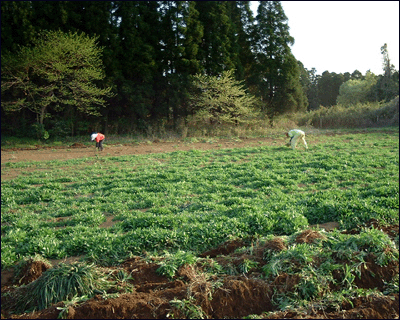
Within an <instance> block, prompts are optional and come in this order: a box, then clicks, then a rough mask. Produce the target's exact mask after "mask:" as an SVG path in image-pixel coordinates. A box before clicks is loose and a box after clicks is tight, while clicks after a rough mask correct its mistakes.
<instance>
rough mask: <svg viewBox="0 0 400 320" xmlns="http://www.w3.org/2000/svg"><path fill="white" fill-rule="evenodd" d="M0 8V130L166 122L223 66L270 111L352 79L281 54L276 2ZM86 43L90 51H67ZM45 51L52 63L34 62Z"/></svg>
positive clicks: (382, 84)
mask: <svg viewBox="0 0 400 320" xmlns="http://www.w3.org/2000/svg"><path fill="white" fill-rule="evenodd" d="M1 15H2V19H1V29H2V32H1V44H2V46H1V55H2V67H3V69H2V73H4V75H3V76H2V80H3V81H4V85H3V84H2V92H3V93H4V95H3V97H2V109H1V112H2V117H1V119H2V132H4V131H7V132H8V133H10V134H13V133H15V130H16V129H14V128H22V129H24V130H26V131H29V127H30V124H32V123H33V122H36V121H37V119H36V118H37V115H38V120H39V122H43V120H44V119H45V117H46V116H49V117H50V116H51V118H49V121H44V122H45V123H46V125H47V126H52V125H53V124H54V123H56V122H57V123H63V125H64V126H68V130H67V131H69V132H72V133H73V132H74V131H77V130H78V129H79V128H84V130H83V131H84V132H88V131H91V130H104V131H107V130H111V131H113V132H115V133H121V132H132V131H138V130H146V128H147V127H148V126H152V125H154V124H157V123H168V125H171V126H172V127H173V126H175V125H176V124H177V123H178V122H180V120H182V119H185V117H187V116H188V115H191V114H192V111H193V110H192V109H191V108H192V104H191V91H190V86H191V83H190V79H191V77H193V76H194V75H203V76H206V77H217V78H218V77H220V76H222V75H223V73H224V72H227V71H230V70H233V73H232V74H233V75H234V78H235V80H237V81H241V83H242V84H243V86H244V89H246V90H248V92H249V93H251V94H252V95H253V96H254V97H255V99H256V100H257V106H258V108H259V110H258V111H261V113H263V115H267V116H269V117H270V118H271V117H273V116H275V115H276V114H283V113H290V112H296V111H302V110H306V109H307V108H308V109H315V108H318V107H319V106H320V105H323V106H327V107H329V106H333V105H334V104H335V103H336V100H337V97H338V96H339V88H340V86H341V85H342V84H343V83H344V82H346V81H347V80H349V79H360V80H362V79H363V78H364V76H363V75H361V73H360V72H357V70H356V71H354V72H353V73H350V72H347V73H345V74H335V73H333V72H332V73H331V72H329V71H325V72H324V73H323V74H322V75H317V74H316V72H315V69H314V71H313V69H311V70H307V69H306V68H304V66H303V65H302V64H301V62H300V61H298V60H297V59H296V57H295V56H294V55H293V53H292V52H291V46H292V45H293V43H294V41H295V39H294V38H293V37H292V36H291V35H290V28H289V25H290V21H288V19H287V17H286V15H285V13H284V10H283V8H282V6H281V3H280V1H259V6H258V10H257V12H256V13H253V12H252V11H251V9H250V1H2V2H1ZM46 34H47V35H46ZM50 34H52V35H53V36H54V35H56V34H57V36H58V37H60V39H61V43H62V44H63V45H61V44H60V43H56V41H55V40H54V39H53V40H51V39H50V38H49V35H50ZM61 34H63V35H61ZM83 34H84V35H85V37H86V38H80V41H81V42H76V41H77V40H76V39H77V38H76V37H78V35H83ZM74 37H75V38H74ZM73 39H75V40H73ZM89 40H90V41H92V42H93V43H92V45H91V47H90V46H89V47H90V48H92V49H91V51H90V50H89V51H88V49H84V48H83V47H82V52H81V53H79V52H78V51H79V50H80V49H78V48H79V46H83V43H84V42H85V41H89ZM51 41H53V42H51ZM74 41H75V44H73V42H74ZM45 43H47V44H45ZM49 43H53V45H50V44H49ZM94 43H95V47H94V46H93V44H94ZM46 45H47V46H48V47H45V46H46ZM74 46H75V47H74ZM63 47H65V48H67V47H70V51H69V53H68V54H71V57H74V58H72V59H71V60H68V59H67V58H66V57H67V56H68V54H67V52H66V51H65V50H64V49H63ZM44 48H46V50H45V49H44ZM74 48H75V49H74ZM63 50H64V51H63ZM74 50H75V51H74ZM82 55H91V56H92V57H93V60H92V62H90V63H91V64H92V67H87V68H86V67H84V66H83V65H81V67H78V66H77V65H73V61H75V60H76V61H75V62H76V63H82V61H83V60H81V58H82V57H81V56H82ZM382 55H383V61H384V63H383V67H384V74H383V75H379V76H378V81H377V84H376V85H375V86H374V88H373V91H374V94H375V95H374V96H375V98H376V99H378V100H388V99H391V97H393V96H395V95H396V94H397V95H398V82H399V81H398V71H396V70H394V69H393V67H392V65H391V64H390V59H389V52H388V48H387V46H386V47H385V46H383V47H382ZM51 56H53V58H54V61H56V63H55V64H53V62H50V60H47V64H46V63H45V61H46V59H50V57H51ZM75 57H76V58H77V59H75ZM95 57H96V58H95ZM51 61H52V60H51ZM85 63H87V61H86V62H85ZM100 65H101V66H100ZM28 66H29V67H28ZM85 66H87V65H85ZM77 68H78V69H77ZM100 69H101V70H100ZM27 70H29V72H27ZM95 70H97V71H95ZM13 77H14V78H13ZM74 77H75V78H74ZM85 77H86V78H85ZM11 79H14V82H13V81H11ZM17 79H18V81H17ZM68 79H69V80H68ZM89 79H90V81H89ZM67 82H70V86H71V87H67V85H66V83H67ZM72 83H75V84H72ZM78 83H80V84H79V86H80V87H79V86H78ZM83 83H85V84H86V87H85V86H83ZM89 83H90V84H91V85H89ZM110 87H112V88H113V92H114V93H115V94H114V95H111V94H110V91H108V90H109V88H110ZM78 88H79V90H78ZM28 92H29V95H28ZM78 92H80V93H82V94H80V95H79V94H78ZM83 92H86V96H85V95H84V94H83ZM25 93H27V94H26V95H25ZM32 97H34V99H33V98H32ZM13 110H15V111H13ZM11 111H13V112H14V114H13V115H12V116H11V114H10V112H11ZM94 114H98V115H100V116H99V117H98V118H95V117H93V116H91V115H94ZM15 115H17V116H15ZM50 120H52V121H53V120H54V121H53V122H51V121H50ZM11 122H12V125H9V123H11ZM122 128H123V130H122V131H121V129H122Z"/></svg>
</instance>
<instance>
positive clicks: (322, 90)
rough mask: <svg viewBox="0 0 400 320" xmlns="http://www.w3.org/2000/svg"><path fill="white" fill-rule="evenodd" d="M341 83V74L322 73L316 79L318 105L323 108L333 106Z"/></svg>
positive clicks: (342, 79)
mask: <svg viewBox="0 0 400 320" xmlns="http://www.w3.org/2000/svg"><path fill="white" fill-rule="evenodd" d="M343 82H344V76H343V74H341V73H339V74H337V73H335V72H332V73H330V72H329V71H324V72H323V73H322V75H321V77H320V78H319V79H318V98H319V103H320V105H322V106H324V107H332V106H334V105H335V104H336V99H337V97H338V95H339V88H340V86H341V85H342V83H343Z"/></svg>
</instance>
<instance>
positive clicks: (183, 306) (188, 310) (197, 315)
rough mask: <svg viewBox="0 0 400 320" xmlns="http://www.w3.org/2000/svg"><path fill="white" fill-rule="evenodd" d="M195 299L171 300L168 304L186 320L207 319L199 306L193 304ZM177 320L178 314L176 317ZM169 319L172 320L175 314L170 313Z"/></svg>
mask: <svg viewBox="0 0 400 320" xmlns="http://www.w3.org/2000/svg"><path fill="white" fill-rule="evenodd" d="M194 300H195V299H194V298H193V297H190V298H189V299H183V300H179V299H173V300H171V301H170V302H169V303H170V304H171V305H172V306H173V307H175V308H176V309H177V310H179V311H180V312H182V313H183V315H184V316H185V317H186V318H187V319H207V316H206V314H205V313H204V311H203V309H202V308H201V306H198V305H196V304H195V301H194ZM177 316H178V318H177V319H179V318H180V317H179V314H178V315H177ZM171 317H172V318H173V319H174V318H175V314H173V313H171Z"/></svg>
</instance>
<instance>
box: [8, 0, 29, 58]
mask: <svg viewBox="0 0 400 320" xmlns="http://www.w3.org/2000/svg"><path fill="white" fill-rule="evenodd" d="M33 14H34V12H33V8H32V1H2V2H1V53H2V55H3V52H7V51H8V52H14V53H15V52H17V51H18V50H19V47H20V46H26V45H28V44H30V43H31V42H32V40H33V38H34V37H35V33H36V31H37V30H36V28H35V26H34V25H33V24H32V18H33Z"/></svg>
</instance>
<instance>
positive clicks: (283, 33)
mask: <svg viewBox="0 0 400 320" xmlns="http://www.w3.org/2000/svg"><path fill="white" fill-rule="evenodd" d="M253 39H254V43H253V51H254V53H255V56H256V60H255V63H254V69H253V72H254V77H253V80H252V84H254V85H255V86H256V88H257V91H258V92H256V93H257V95H259V96H261V97H262V100H263V104H264V109H266V110H265V111H268V113H269V115H270V116H273V115H274V114H277V113H285V112H291V111H298V110H304V109H305V108H306V105H305V101H306V99H305V96H304V91H303V90H302V88H301V84H300V70H299V66H298V64H297V61H296V59H295V58H294V56H293V55H292V53H291V50H290V47H289V45H292V44H293V43H294V39H293V37H291V36H290V34H289V26H288V24H287V17H286V15H285V13H284V11H283V9H282V6H281V3H280V1H260V2H259V6H258V10H257V16H256V24H255V27H254V30H253Z"/></svg>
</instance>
